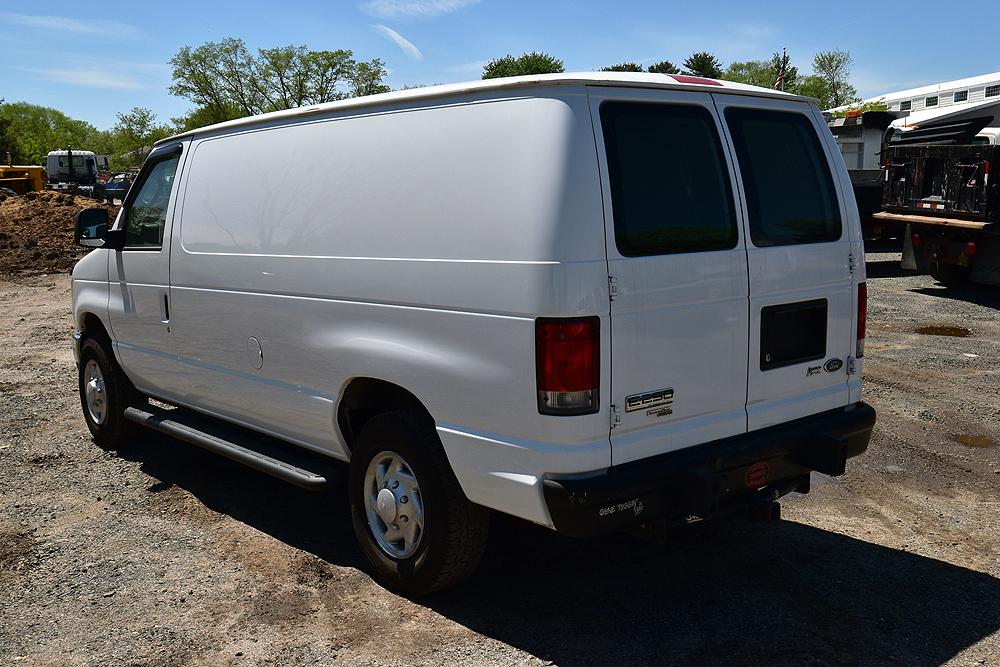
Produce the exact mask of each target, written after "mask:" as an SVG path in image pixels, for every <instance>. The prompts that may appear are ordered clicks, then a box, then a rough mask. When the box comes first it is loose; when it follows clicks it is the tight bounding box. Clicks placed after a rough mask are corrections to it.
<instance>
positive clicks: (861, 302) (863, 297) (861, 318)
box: [855, 283, 868, 359]
mask: <svg viewBox="0 0 1000 667" xmlns="http://www.w3.org/2000/svg"><path fill="white" fill-rule="evenodd" d="M867 327H868V284H867V283H858V347H857V354H856V355H855V356H856V357H857V358H858V359H861V358H862V357H864V356H865V329H866V328H867Z"/></svg>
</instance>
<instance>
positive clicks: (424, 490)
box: [349, 410, 488, 595]
mask: <svg viewBox="0 0 1000 667" xmlns="http://www.w3.org/2000/svg"><path fill="white" fill-rule="evenodd" d="M349 493H350V499H351V518H352V522H353V524H354V533H355V535H356V536H357V538H358V543H359V545H360V546H361V551H362V553H363V554H364V556H365V560H367V561H368V563H369V564H370V565H371V567H372V570H373V571H374V574H375V577H376V578H377V579H379V580H380V581H382V582H383V583H385V584H386V585H387V586H389V587H390V588H394V589H397V590H399V591H401V592H404V593H408V594H412V595H423V594H427V593H432V592H435V591H439V590H442V589H445V588H448V587H451V586H454V585H455V584H457V583H459V582H460V581H462V580H463V579H465V578H466V577H468V576H469V575H470V574H472V572H473V571H474V570H475V569H476V566H477V565H478V564H479V560H480V559H481V558H482V555H483V551H484V550H485V547H486V534H487V523H488V514H487V511H486V510H485V509H484V508H482V507H479V506H477V505H474V504H472V503H471V502H469V500H468V499H467V498H466V497H465V495H464V494H463V493H462V489H461V488H460V487H459V485H458V480H457V479H455V475H454V473H453V472H452V470H451V466H449V465H448V459H447V458H446V457H445V455H444V451H443V449H442V448H441V443H440V441H439V440H438V437H437V432H436V431H435V430H434V423H433V421H431V419H430V418H429V417H428V416H427V415H426V414H424V413H421V412H419V411H416V410H399V411H396V412H390V413H386V414H383V415H379V416H377V417H374V418H373V419H372V420H371V421H369V422H368V423H367V424H365V427H364V428H363V429H362V431H361V434H360V436H359V437H358V441H357V444H356V446H355V449H354V452H353V454H352V457H351V468H350V475H349Z"/></svg>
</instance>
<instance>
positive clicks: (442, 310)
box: [73, 72, 870, 532]
mask: <svg viewBox="0 0 1000 667" xmlns="http://www.w3.org/2000/svg"><path fill="white" fill-rule="evenodd" d="M615 104H619V105H620V106H618V107H616V106H613V105H615ZM605 105H611V106H608V107H605ZM621 105H624V106H621ZM629 105H654V106H656V105H667V106H669V107H671V108H673V107H683V109H682V110H681V111H680V112H678V113H681V115H682V116H683V115H684V114H688V116H690V118H692V119H694V120H691V121H690V122H692V123H700V125H699V126H698V127H704V128H705V131H706V132H707V133H708V134H711V135H714V137H715V141H716V142H717V145H718V146H719V155H720V156H721V157H720V160H721V162H720V164H721V165H722V169H723V170H724V171H723V173H724V176H723V177H722V178H723V182H722V185H721V186H720V187H721V188H722V189H720V190H719V193H720V197H721V196H722V194H721V193H723V192H724V191H728V193H729V194H728V196H729V197H730V198H731V202H730V205H729V206H730V208H731V212H730V213H729V215H731V216H732V220H733V225H734V227H733V229H734V231H733V237H732V242H731V243H730V244H729V245H728V247H725V248H722V249H715V250H709V251H693V252H666V253H663V254H647V255H643V256H627V255H625V254H623V253H622V252H621V251H620V249H619V247H618V244H617V243H616V233H615V226H614V225H615V222H614V220H615V211H614V209H613V206H614V201H615V197H616V196H618V195H616V193H615V192H613V191H612V189H613V185H612V184H611V183H610V182H609V168H608V160H609V156H608V150H609V148H608V146H607V145H606V141H605V138H604V134H605V133H604V130H605V129H606V128H603V127H602V116H601V113H602V108H613V109H619V108H620V109H623V110H624V111H622V112H621V113H623V114H626V115H627V113H632V111H631V110H633V109H635V110H638V111H636V113H639V114H641V113H643V111H642V110H643V109H644V108H646V107H632V106H629ZM732 108H735V109H741V110H752V111H753V112H754V113H765V114H767V113H772V112H773V113H781V114H791V115H793V116H794V117H795V119H796V123H798V125H797V127H805V128H807V132H808V134H809V136H808V137H806V138H805V139H803V141H807V142H815V145H817V146H818V147H819V148H818V149H817V151H819V152H817V153H816V154H817V155H819V156H820V158H819V159H821V160H822V167H821V169H824V170H828V171H829V179H830V183H831V186H832V190H831V191H830V192H831V197H832V198H833V200H832V201H833V205H834V206H835V209H836V211H837V220H836V223H837V224H838V225H839V230H838V232H837V234H836V238H833V239H831V240H828V241H826V242H808V243H803V244H787V243H786V244H776V245H762V246H760V247H758V246H757V245H755V244H754V242H753V241H752V240H751V235H750V231H749V224H750V223H749V219H748V218H749V215H750V214H749V213H748V204H747V193H746V187H745V184H744V177H743V176H742V175H741V168H740V163H739V161H738V160H737V153H738V147H737V145H736V144H735V143H734V139H733V136H732V132H731V128H730V127H729V125H727V120H726V119H727V115H726V114H727V110H729V109H732ZM616 113H617V111H616ZM746 113H747V114H749V115H747V116H746V117H747V118H750V119H751V120H753V119H756V118H758V116H754V115H753V113H750V112H746ZM688 116H684V118H688ZM784 117H785V116H782V118H784ZM788 117H789V118H791V117H792V116H788ZM760 118H764V119H765V120H766V118H767V117H766V116H760ZM706 119H707V120H706ZM622 122H623V123H625V125H623V127H626V129H627V125H628V122H629V121H627V120H625V121H622ZM643 122H645V121H643ZM684 122H689V121H684ZM747 122H751V121H747ZM753 122H756V121H753ZM623 131H625V130H623ZM699 131H700V130H699ZM708 134H706V136H708ZM800 134H801V133H800ZM810 145H811V144H810ZM630 150H633V151H634V149H630ZM665 150H666V151H667V152H669V150H670V146H669V145H666V144H665ZM168 153H172V154H173V155H175V158H171V159H175V160H176V167H175V168H176V171H175V175H174V176H173V177H172V179H170V180H169V181H168V182H167V187H168V188H169V204H168V205H167V207H166V214H165V220H164V221H163V223H162V226H161V227H162V229H161V232H160V236H162V239H160V240H159V242H157V239H155V238H152V241H153V242H152V243H146V244H145V245H137V246H131V247H130V246H128V245H126V246H125V247H124V248H122V249H119V250H109V249H107V248H102V249H97V250H95V251H93V252H92V253H90V254H89V255H88V256H86V257H85V258H84V259H83V260H81V261H80V263H79V264H78V265H77V266H76V268H75V270H74V274H73V275H74V283H73V309H74V314H75V318H76V321H77V323H78V326H79V328H80V329H81V332H82V334H81V336H83V337H85V336H86V335H87V331H88V330H90V331H93V330H94V329H95V328H96V327H98V326H100V327H103V329H104V330H105V331H106V332H107V336H108V337H109V339H110V344H111V346H112V349H113V353H114V356H115V358H116V359H117V360H118V363H120V365H121V367H122V369H123V370H124V372H125V373H126V374H127V376H128V378H129V380H131V382H132V383H134V385H135V387H136V388H138V390H139V391H141V392H142V393H144V394H146V395H148V396H151V397H155V398H157V399H160V400H162V401H165V402H167V403H170V404H173V405H177V406H183V407H186V408H189V409H193V410H195V411H198V412H199V413H203V414H206V415H210V416H213V417H217V418H219V419H221V420H225V421H227V422H231V423H236V424H239V425H242V426H245V427H249V428H250V429H253V430H254V431H257V432H260V433H262V434H268V435H271V436H275V437H277V438H280V439H281V440H283V441H286V442H288V443H293V444H294V445H297V446H300V447H302V448H305V449H308V450H311V451H312V452H317V453H320V454H322V455H325V456H327V457H331V458H333V459H337V460H341V461H345V462H346V461H349V460H350V459H351V452H352V441H351V440H352V436H351V434H350V433H349V430H350V429H348V428H345V419H344V418H343V415H342V413H341V412H340V410H341V408H342V402H343V401H344V400H345V396H347V395H349V394H350V393H351V386H352V384H353V383H357V382H358V381H359V380H364V381H368V380H373V381H379V382H381V383H387V384H390V385H393V386H395V387H398V388H401V389H403V390H405V392H406V393H408V394H409V395H412V397H415V398H416V399H417V400H418V401H419V403H420V405H421V406H422V407H423V408H424V409H426V412H427V413H428V414H429V415H430V416H431V417H432V418H433V422H434V426H435V428H436V432H437V435H438V437H439V439H440V443H441V445H442V447H443V450H444V452H445V454H446V456H447V462H448V464H449V465H450V467H451V469H452V470H453V471H454V475H455V477H456V478H457V480H458V482H459V484H460V486H461V490H462V492H463V493H464V494H465V496H466V497H467V498H468V500H469V501H471V502H472V503H474V504H477V505H481V506H485V507H487V508H492V509H494V510H499V511H501V512H505V513H508V514H512V515H514V516H517V517H521V518H524V519H527V520H529V521H533V522H535V523H538V524H541V525H544V526H549V527H556V528H559V526H558V525H557V524H558V521H555V520H554V519H553V516H552V513H551V512H550V509H551V508H550V504H549V503H547V501H546V493H545V491H544V489H543V487H544V486H545V483H546V481H547V480H555V482H554V484H555V486H558V485H559V484H561V483H562V482H560V480H564V479H566V480H572V479H575V478H586V477H587V476H588V475H595V474H598V473H601V472H602V471H604V472H606V471H608V470H612V469H615V468H616V467H619V466H624V465H626V464H629V463H634V462H640V463H641V462H642V461H645V460H648V459H650V458H651V457H657V456H664V455H668V454H670V453H676V452H679V451H681V450H685V449H688V448H692V447H694V446H699V445H704V444H706V443H712V442H716V441H723V440H726V439H731V438H734V437H745V436H746V435H747V434H748V433H753V432H759V431H761V430H762V429H767V428H769V427H774V426H779V425H784V424H788V423H789V422H796V420H801V419H803V418H808V417H810V416H814V415H819V414H827V413H830V411H834V410H847V411H850V410H854V409H855V408H856V407H857V406H861V405H863V404H861V403H860V396H861V373H862V359H860V358H858V349H857V347H856V344H857V339H858V335H857V334H858V329H857V327H858V312H859V309H858V307H859V303H858V299H859V286H860V285H862V284H863V282H864V280H865V273H864V272H865V268H864V251H863V247H862V238H861V232H860V228H859V221H858V216H857V209H856V205H855V203H854V196H853V194H852V189H851V182H850V179H849V177H848V174H847V170H846V168H845V166H844V162H843V159H842V158H841V155H840V151H839V150H838V148H837V145H836V143H835V141H834V138H833V136H832V135H831V134H830V132H829V131H828V130H827V128H826V123H825V121H824V119H823V116H822V115H821V113H820V112H819V110H818V109H817V108H816V106H815V105H814V103H813V101H812V100H810V99H805V98H800V97H795V96H792V95H788V94H784V93H780V92H777V91H771V90H765V89H758V88H753V87H749V86H744V85H741V84H736V83H731V82H716V81H710V80H704V79H696V78H692V77H681V76H677V77H671V76H667V75H646V74H628V73H612V72H595V73H585V74H559V75H545V76H535V77H523V78H516V79H500V80H493V81H482V82H474V83H469V84H460V85H447V86H437V87H432V88H421V89H415V90H408V91H401V92H395V93H389V94H385V95H377V96H372V97H368V98H358V99H351V100H345V101H342V102H335V103H332V104H327V105H322V106H318V107H311V108H303V109H295V110H289V111H283V112H277V113H272V114H267V115H264V116H258V117H254V118H247V119H241V120H237V121H231V122H228V123H223V124H220V125H215V126H211V127H207V128H203V129H200V130H195V131H192V132H189V133H186V134H182V135H179V136H177V137H173V138H170V139H167V140H164V141H163V142H160V143H159V144H158V145H157V147H156V149H155V150H154V152H153V154H152V155H151V156H150V158H149V161H150V163H155V161H156V160H157V158H158V156H159V157H160V158H161V159H162V156H163V155H165V154H168ZM663 159H664V160H675V161H676V160H686V159H688V157H686V156H684V155H669V154H664V156H663ZM148 168H149V164H147V167H146V168H144V171H147V170H148ZM807 176H808V174H805V175H804V174H801V173H799V174H796V173H788V174H785V175H784V178H786V179H788V180H789V183H790V187H791V186H794V184H795V183H796V182H797V180H798V179H802V178H805V177H807ZM142 179H143V176H142V175H140V177H139V179H137V181H136V183H135V185H133V187H132V192H131V193H130V197H132V198H134V197H135V196H136V194H135V193H136V192H137V191H139V190H141V189H142V188H141V185H142V183H141V182H142ZM675 180H676V179H675ZM703 180H704V179H702V181H699V182H698V183H693V184H691V187H700V183H701V182H703ZM626 187H627V186H626ZM665 187H666V188H667V190H669V189H670V187H671V186H670V183H666V184H665ZM665 192H666V191H665ZM682 194H683V193H682ZM139 196H141V195H139ZM623 196H624V195H623ZM663 204H664V211H665V213H664V214H665V215H669V211H670V207H671V201H670V196H668V197H667V198H666V199H665V200H664V202H663ZM129 206H130V203H129V202H126V205H125V207H124V208H123V212H122V213H121V214H120V215H119V220H118V221H116V226H117V227H118V228H121V227H122V225H123V224H124V223H123V221H122V217H123V216H125V215H127V213H126V211H127V210H128V208H129ZM712 206H715V207H716V208H719V207H721V208H720V210H722V209H724V208H725V207H726V205H725V204H724V203H723V204H717V203H716V204H712ZM713 210H714V209H713ZM720 215H722V214H720ZM694 236H695V237H697V234H694ZM154 237H155V234H154ZM149 240H150V239H147V241H149ZM793 302H794V303H806V304H809V303H820V302H822V303H823V308H825V309H826V311H825V312H826V313H827V315H826V321H825V324H823V327H825V328H823V329H822V331H821V333H822V335H823V336H825V347H823V349H822V350H821V351H822V357H821V358H818V359H816V358H813V359H810V360H808V361H804V362H801V363H787V364H785V365H782V366H781V367H777V368H773V369H770V368H769V369H768V370H761V367H762V366H761V364H762V363H763V362H762V361H761V363H758V361H759V357H760V355H759V351H760V350H761V341H760V335H761V317H762V313H764V312H768V311H766V310H765V309H767V308H768V307H772V306H780V305H781V304H788V303H793ZM581 317H594V318H598V319H599V332H598V333H599V338H598V339H599V359H600V363H599V369H598V375H599V378H598V381H599V389H598V388H596V387H595V388H594V394H595V395H596V397H597V398H595V399H594V400H595V405H594V409H593V410H590V411H588V412H589V413H587V414H573V415H566V416H563V415H550V414H543V413H542V410H541V409H540V407H539V406H540V403H539V400H540V399H539V389H540V387H539V386H538V385H537V382H539V380H538V368H537V366H536V362H537V359H536V352H537V350H536V334H537V327H538V326H539V322H540V321H541V320H540V318H581ZM98 321H99V322H98ZM595 321H596V320H595ZM761 358H762V357H761ZM828 360H829V364H828V367H827V369H826V370H822V369H821V367H822V366H823V364H824V362H827V361H828ZM831 369H832V370H831ZM657 392H659V393H657ZM644 404H648V405H652V406H653V407H652V408H650V409H633V408H642V406H643V405H644ZM868 431H870V424H869V426H868ZM864 445H867V434H866V435H865V437H864ZM855 449H857V447H855ZM861 449H863V447H861ZM855 453H858V452H853V453H852V454H850V455H853V454H855ZM813 469H817V468H815V467H813ZM807 474H808V473H807ZM748 485H749V483H748ZM555 486H554V487H553V488H555ZM785 492H787V491H785ZM619 504H621V503H619ZM625 504H627V503H625ZM613 505H614V504H612V506H613ZM634 505H635V503H633V507H632V510H633V511H634V512H635V514H636V516H637V517H638V518H644V517H641V516H640V514H641V511H642V510H641V509H639V510H638V511H637V510H636V507H635V506H634ZM647 506H648V503H647ZM601 511H604V512H605V515H606V514H607V507H604V508H602V510H601ZM612 511H613V510H612ZM567 532H579V531H573V530H568V531H567ZM584 532H586V531H584Z"/></svg>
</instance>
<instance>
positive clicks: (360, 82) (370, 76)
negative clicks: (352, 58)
mask: <svg viewBox="0 0 1000 667" xmlns="http://www.w3.org/2000/svg"><path fill="white" fill-rule="evenodd" d="M388 73H389V72H388V70H386V68H385V64H384V63H383V62H382V61H381V60H379V59H378V58H375V59H374V60H371V61H369V62H361V63H358V64H357V66H356V67H355V70H354V75H353V76H352V78H351V95H353V96H354V97H361V96H362V95H378V94H379V93H388V92H389V91H390V90H392V88H390V87H389V86H387V85H385V84H384V83H382V79H383V78H385V77H386V76H387V75H388Z"/></svg>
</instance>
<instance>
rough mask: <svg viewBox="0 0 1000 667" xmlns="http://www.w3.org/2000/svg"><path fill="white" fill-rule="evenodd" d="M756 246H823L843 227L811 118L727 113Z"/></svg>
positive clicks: (758, 112)
mask: <svg viewBox="0 0 1000 667" xmlns="http://www.w3.org/2000/svg"><path fill="white" fill-rule="evenodd" d="M726 123H727V124H728V125H729V131H730V133H731V134H732V136H733V144H734V145H735V147H736V157H737V159H738V160H739V164H740V172H741V173H742V176H743V186H744V188H745V189H746V195H747V211H748V213H749V216H750V238H751V240H752V241H753V244H754V245H755V246H757V247H763V246H780V245H793V244H800V243H822V242H825V241H836V240H837V239H839V238H840V235H841V231H842V229H841V228H842V225H841V220H840V210H839V208H838V206H837V194H836V190H835V189H834V187H833V176H832V175H831V173H830V165H829V164H828V163H827V159H826V156H825V155H824V153H823V147H822V145H820V143H819V138H818V137H817V136H816V130H815V129H814V126H813V124H812V123H811V122H810V120H809V118H808V117H807V116H804V115H802V114H799V113H794V112H787V111H765V110H760V109H742V108H738V107H730V108H728V109H726Z"/></svg>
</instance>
